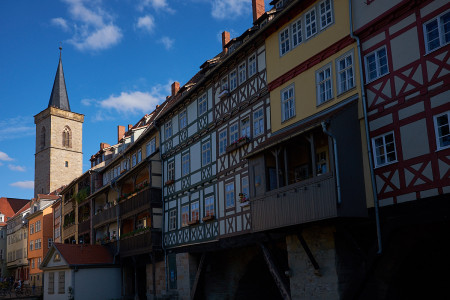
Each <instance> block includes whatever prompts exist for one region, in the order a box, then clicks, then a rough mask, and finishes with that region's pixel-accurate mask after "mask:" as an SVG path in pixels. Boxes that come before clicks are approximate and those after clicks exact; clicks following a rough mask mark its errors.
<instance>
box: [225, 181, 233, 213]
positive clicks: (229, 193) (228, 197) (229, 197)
mask: <svg viewBox="0 0 450 300" xmlns="http://www.w3.org/2000/svg"><path fill="white" fill-rule="evenodd" d="M225 201H226V203H225V204H226V205H225V206H226V208H231V207H233V206H234V183H229V184H227V185H225Z"/></svg>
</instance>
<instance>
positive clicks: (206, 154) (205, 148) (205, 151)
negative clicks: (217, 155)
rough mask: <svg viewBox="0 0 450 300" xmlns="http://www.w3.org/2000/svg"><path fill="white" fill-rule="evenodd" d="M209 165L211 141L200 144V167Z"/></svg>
mask: <svg viewBox="0 0 450 300" xmlns="http://www.w3.org/2000/svg"><path fill="white" fill-rule="evenodd" d="M210 163H211V141H207V142H205V143H203V144H202V166H206V165H208V164H210Z"/></svg>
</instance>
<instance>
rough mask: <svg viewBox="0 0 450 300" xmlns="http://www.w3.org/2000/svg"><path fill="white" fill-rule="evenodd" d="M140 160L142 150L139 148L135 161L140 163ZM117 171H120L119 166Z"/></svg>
mask: <svg viewBox="0 0 450 300" xmlns="http://www.w3.org/2000/svg"><path fill="white" fill-rule="evenodd" d="M141 161H142V150H141V149H139V150H138V152H137V163H140V162H141ZM119 172H120V166H119Z"/></svg>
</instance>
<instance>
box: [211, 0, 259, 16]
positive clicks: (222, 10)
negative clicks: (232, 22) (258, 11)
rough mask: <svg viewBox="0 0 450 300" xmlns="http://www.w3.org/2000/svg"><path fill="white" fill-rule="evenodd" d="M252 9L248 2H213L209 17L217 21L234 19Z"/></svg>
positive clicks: (223, 0) (237, 0) (214, 0)
mask: <svg viewBox="0 0 450 300" xmlns="http://www.w3.org/2000/svg"><path fill="white" fill-rule="evenodd" d="M251 8H252V3H251V1H250V0H213V1H212V11H211V15H212V16H213V18H215V19H218V20H224V19H235V18H237V17H239V16H241V15H244V14H246V13H248V12H249V11H250V10H251Z"/></svg>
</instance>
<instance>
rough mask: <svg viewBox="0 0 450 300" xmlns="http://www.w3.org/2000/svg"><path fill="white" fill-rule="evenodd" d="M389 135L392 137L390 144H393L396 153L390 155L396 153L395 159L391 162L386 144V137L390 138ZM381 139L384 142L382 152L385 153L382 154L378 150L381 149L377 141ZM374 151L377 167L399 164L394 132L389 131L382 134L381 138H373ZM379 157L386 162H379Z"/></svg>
mask: <svg viewBox="0 0 450 300" xmlns="http://www.w3.org/2000/svg"><path fill="white" fill-rule="evenodd" d="M389 135H392V143H390V144H393V147H394V148H393V149H394V151H391V152H389V153H394V155H395V159H392V160H390V161H388V154H389V153H387V150H386V146H387V144H386V137H387V136H389ZM379 139H382V142H383V144H382V145H381V147H382V149H381V150H382V152H383V153H380V152H379V151H378V148H381V147H377V146H376V141H377V140H379ZM372 149H373V160H374V162H375V167H382V166H386V165H389V164H392V163H395V162H397V149H396V146H395V135H394V132H393V131H389V132H386V133H384V134H381V135H379V136H376V137H374V138H372ZM378 157H383V158H384V160H385V161H384V162H379V161H378Z"/></svg>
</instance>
